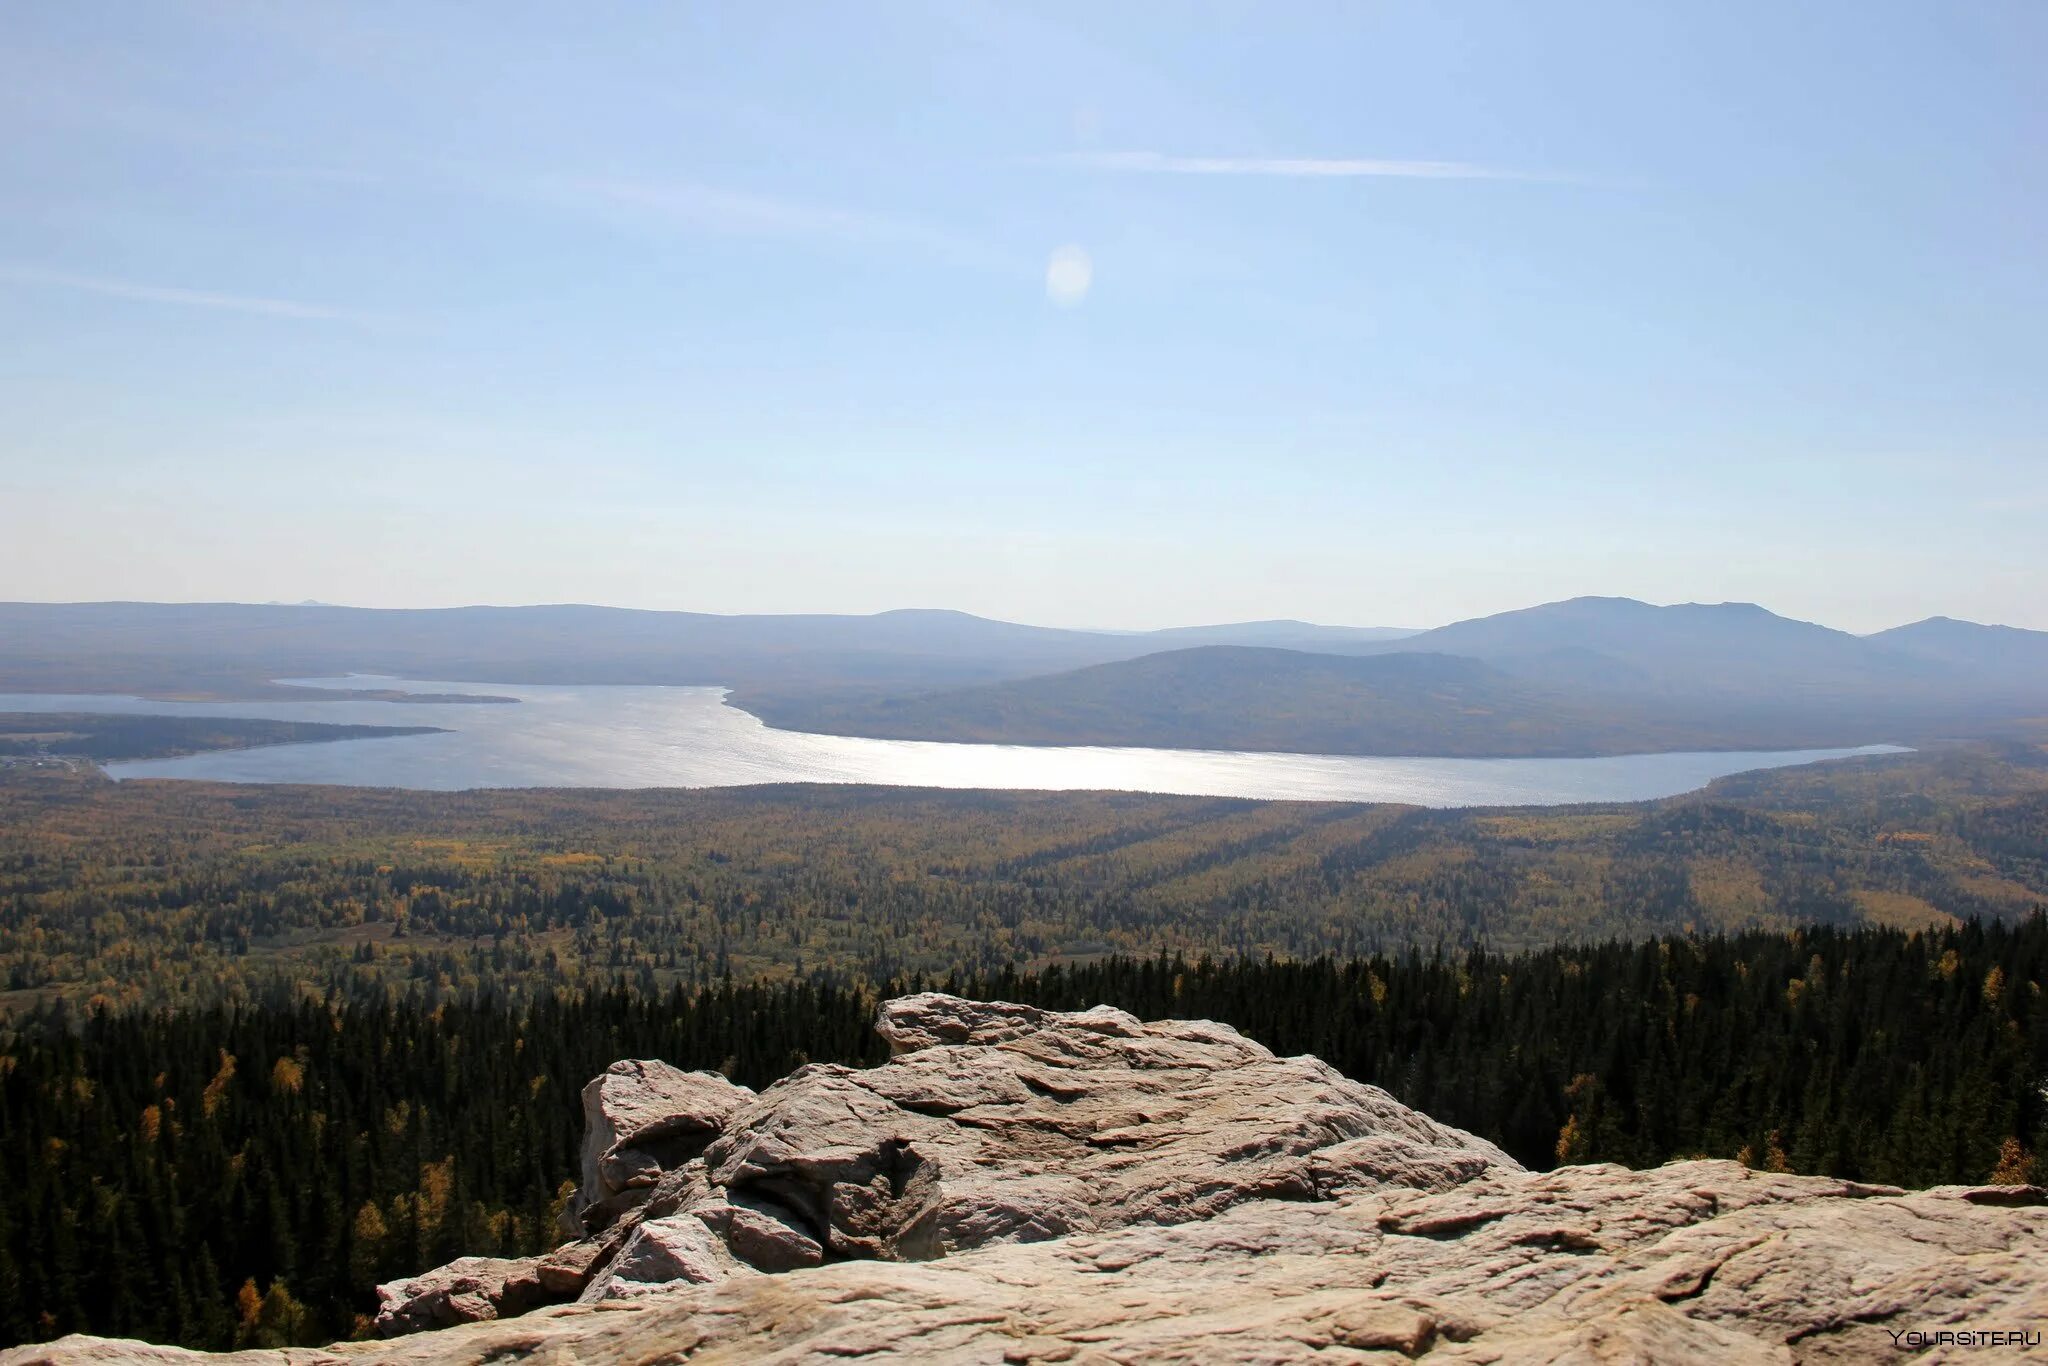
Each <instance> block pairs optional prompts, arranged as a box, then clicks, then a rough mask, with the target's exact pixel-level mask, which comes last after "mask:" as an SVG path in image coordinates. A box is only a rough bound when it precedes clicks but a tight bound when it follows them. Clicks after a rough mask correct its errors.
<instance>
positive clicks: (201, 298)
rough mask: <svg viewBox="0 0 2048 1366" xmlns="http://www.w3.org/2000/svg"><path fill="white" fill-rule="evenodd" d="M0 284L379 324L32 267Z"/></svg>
mask: <svg viewBox="0 0 2048 1366" xmlns="http://www.w3.org/2000/svg"><path fill="white" fill-rule="evenodd" d="M0 281H5V282H8V283H11V284H20V285H34V286H43V287H47V288H51V289H68V290H74V291H77V292H80V293H85V294H100V295H104V296H106V297H108V298H111V299H132V300H134V301H136V302H137V303H149V304H171V305H175V306H178V307H183V308H208V309H213V310H215V311H218V312H222V313H247V314H251V315H254V316H256V317H263V318H297V319H304V320H308V321H315V322H349V323H369V322H377V321H381V320H380V319H379V318H378V317H377V316H376V315H374V314H370V313H362V312H358V311H356V310H354V309H346V308H329V307H327V306H325V305H322V304H308V303H300V302H299V301H297V300H295V299H272V298H265V297H263V296H260V295H251V294H220V293H216V292H214V291H212V290H204V289H182V288H178V287H175V286H170V285H150V284H141V283H138V282H136V281H134V280H115V279H109V278H106V277H104V276H98V275H74V274H72V273H70V272H68V271H61V270H44V269H41V268H40V267H36V266H5V265H0Z"/></svg>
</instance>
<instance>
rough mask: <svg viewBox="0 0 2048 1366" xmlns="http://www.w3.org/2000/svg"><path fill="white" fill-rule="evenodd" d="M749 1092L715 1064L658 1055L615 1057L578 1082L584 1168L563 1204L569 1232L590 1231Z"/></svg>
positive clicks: (685, 1155) (693, 1146)
mask: <svg viewBox="0 0 2048 1366" xmlns="http://www.w3.org/2000/svg"><path fill="white" fill-rule="evenodd" d="M753 1095H754V1093H753V1092H752V1091H749V1090H748V1089H747V1088H746V1087H744V1086H735V1085H733V1084H732V1083H731V1082H729V1081H727V1080H726V1079H725V1078H724V1077H721V1076H719V1075H718V1074H717V1073H716V1072H685V1071H682V1070H681V1069H680V1068H676V1067H671V1066H670V1065H669V1064H667V1063H665V1062H652V1061H637V1060H636V1061H626V1062H615V1063H613V1064H612V1065H611V1066H610V1067H607V1068H606V1069H605V1070H604V1072H603V1073H602V1074H601V1075H599V1076H597V1077H596V1078H594V1079H592V1081H591V1082H590V1084H589V1085H588V1086H585V1087H584V1088H583V1169H582V1180H581V1183H580V1184H579V1185H578V1186H577V1188H576V1197H575V1199H574V1200H572V1201H571V1202H570V1205H569V1212H570V1216H571V1218H572V1219H573V1220H574V1221H575V1226H574V1227H572V1228H570V1229H568V1230H566V1231H567V1232H569V1233H571V1234H572V1235H574V1234H581V1233H583V1232H584V1231H586V1230H588V1231H592V1232H595V1231H597V1230H599V1229H602V1228H604V1227H605V1226H606V1225H608V1224H609V1223H611V1222H612V1221H613V1220H614V1219H616V1218H617V1217H618V1216H619V1215H620V1214H621V1213H623V1212H624V1211H625V1210H627V1209H630V1208H632V1207H633V1206H634V1205H636V1204H638V1203H639V1202H640V1201H641V1200H643V1199H645V1198H646V1197H645V1194H644V1192H646V1191H647V1190H649V1189H650V1188H652V1187H653V1186H654V1185H655V1183H656V1182H658V1181H659V1180H660V1179H661V1174H662V1173H663V1172H664V1171H667V1170H669V1169H670V1168H674V1167H679V1166H681V1165H682V1164H683V1163H685V1162H687V1161H689V1160H690V1159H691V1158H693V1157H695V1156H697V1154H699V1153H701V1152H703V1151H704V1148H705V1146H706V1145H707V1144H709V1143H710V1142H711V1141H712V1140H713V1139H714V1138H716V1137H718V1135H719V1133H720V1132H721V1131H722V1130H723V1129H724V1127H725V1123H726V1121H727V1120H728V1119H729V1118H730V1117H731V1116H732V1114H733V1113H734V1112H735V1111H736V1110H738V1109H739V1108H740V1107H741V1106H742V1105H743V1104H745V1103H746V1102H747V1101H749V1100H751V1099H753Z"/></svg>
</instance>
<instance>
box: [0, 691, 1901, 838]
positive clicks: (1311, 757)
mask: <svg viewBox="0 0 2048 1366" xmlns="http://www.w3.org/2000/svg"><path fill="white" fill-rule="evenodd" d="M293 681H295V682H299V683H306V684H317V685H318V686H321V687H327V688H352V689H360V688H393V687H396V688H401V689H403V690H406V691H410V692H421V693H428V692H439V693H447V692H471V693H491V694H495V695H498V696H513V697H517V698H519V699H520V701H519V702H518V704H516V705H507V704H502V703H499V704H487V703H486V704H478V703H418V702H371V701H365V702H347V701H325V702H277V701H270V702H158V701H146V700H140V699H136V698H132V697H111V696H79V695H58V694H40V693H39V694H11V695H10V694H0V711H91V712H118V713H127V714H154V715H182V716H251V717H263V718H269V719H273V720H285V721H332V722H342V723H360V724H367V725H384V726H405V725H426V726H442V727H446V728H448V733H447V734H442V735H413V736H394V737H387V738H383V739H375V740H344V741H335V742H327V743H320V744H301V745H277V746H271V747H267V748H262V749H248V750H228V751H218V752H215V753H211V754H195V755H189V756H186V757H184V758H177V759H152V760H145V761H140V762H134V763H117V764H110V765H108V766H107V770H108V772H109V773H111V774H113V775H114V776H115V777H117V778H205V779H214V780H218V781H223V782H248V783H341V784H349V785H358V786H368V787H406V788H419V789H427V790H436V791H453V790H459V789H463V788H474V787H731V786H737V785H740V784H748V783H800V782H816V783H878V784H885V785H888V786H897V787H946V788H1034V789H1042V790H1071V789H1084V790H1086V789H1103V790H1123V791H1136V792H1166V793H1182V794H1186V795H1191V796H1217V797H1255V798H1267V799H1300V800H1316V801H1362V802H1408V803H1414V804H1416V805H1421V806H1520V805H1556V804H1560V803H1568V802H1613V801H1642V800H1647V799H1649V798H1653V797H1665V796H1671V795H1674V794H1676V793H1680V792H1688V791H1691V790H1693V789H1695V788H1698V787H1702V786H1704V785H1705V784H1707V783H1709V782H1711V781H1712V780H1713V779H1715V778H1718V777H1721V776H1723V775H1725V774H1729V773H1738V772H1742V771H1744V770H1747V769H1757V768H1776V767H1781V766H1784V765H1787V764H1798V763H1808V762H1812V761H1815V760H1820V759H1833V758H1841V757H1845V756H1849V755H1858V754H1884V753H1896V752H1898V750H1897V748H1896V747H1894V746H1886V745H1870V746H1864V747H1862V748H1859V749H1814V750H1787V751H1767V752H1743V753H1672V754H1632V755H1621V756H1616V757H1612V758H1600V759H1413V758H1401V759H1391V758H1362V757H1355V756H1348V755H1321V754H1236V753H1223V752H1218V751H1210V750H1164V749H1117V748H1104V747H1076V748H1047V747H1034V746H1024V745H981V744H946V743H938V742H932V741H921V740H865V739H857V738H852V737H847V736H836V735H808V734H802V733H799V732H795V731H783V730H772V729H770V728H768V727H767V726H764V725H763V724H762V723H761V722H760V720H759V719H757V718H756V717H754V716H752V715H751V714H749V713H747V712H743V711H740V710H738V709H736V708H734V707H729V706H727V705H725V702H724V696H725V690H724V689H722V688H662V687H615V686H574V687H542V686H537V685H531V684H500V683H449V682H424V681H419V680H394V679H389V678H378V677H369V676H364V675H353V676H350V677H348V678H340V679H331V678H329V679H298V680H293Z"/></svg>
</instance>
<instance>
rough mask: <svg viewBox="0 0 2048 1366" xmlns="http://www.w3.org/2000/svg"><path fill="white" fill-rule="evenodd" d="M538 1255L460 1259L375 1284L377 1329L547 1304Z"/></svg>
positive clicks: (440, 1324) (408, 1328)
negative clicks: (386, 1283) (399, 1278)
mask: <svg viewBox="0 0 2048 1366" xmlns="http://www.w3.org/2000/svg"><path fill="white" fill-rule="evenodd" d="M540 1266H541V1259H540V1258H538V1257H518V1258H506V1257H460V1258H457V1259H456V1260H455V1261H452V1262H450V1263H448V1265H446V1266H443V1267H436V1268H435V1269H434V1270H432V1271H429V1272H427V1273H426V1274H425V1275H421V1276H414V1277H412V1278H411V1279H409V1280H404V1281H394V1282H392V1283H391V1284H389V1285H380V1286H378V1287H377V1318H376V1327H377V1331H378V1332H379V1333H380V1334H382V1335H383V1336H385V1337H396V1336H398V1335H399V1334H401V1333H416V1332H419V1331H420V1330H421V1329H425V1328H448V1327H452V1326H454V1325H455V1324H458V1323H475V1322H476V1321H478V1320H479V1319H497V1318H511V1317H512V1316H514V1315H517V1314H524V1313H525V1312H526V1311H527V1310H529V1309H533V1308H536V1307H538V1306H540V1305H543V1304H546V1303H548V1302H549V1301H550V1300H551V1299H552V1298H553V1297H552V1296H551V1295H549V1293H548V1292H547V1291H546V1290H545V1289H544V1288H543V1286H542V1284H541V1277H540Z"/></svg>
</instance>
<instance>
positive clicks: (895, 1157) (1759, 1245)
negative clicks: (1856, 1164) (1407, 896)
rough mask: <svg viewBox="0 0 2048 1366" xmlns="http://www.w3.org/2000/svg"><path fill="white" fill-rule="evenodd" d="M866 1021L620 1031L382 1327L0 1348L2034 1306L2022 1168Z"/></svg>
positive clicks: (1407, 1324)
mask: <svg viewBox="0 0 2048 1366" xmlns="http://www.w3.org/2000/svg"><path fill="white" fill-rule="evenodd" d="M877 1028H878V1029H879V1030H880V1032H881V1033H882V1035H883V1037H884V1038H886V1039H887V1040H888V1042H889V1044H890V1047H891V1050H892V1053H893V1055H894V1056H892V1057H891V1059H890V1060H889V1061H888V1062H887V1063H885V1064H884V1065H882V1066H880V1067H876V1068H871V1069H867V1070H864V1071H863V1070H858V1069H853V1068H846V1067H837V1066H810V1067H805V1068H802V1069H800V1070H799V1071H797V1072H795V1073H794V1074H792V1075H791V1076H789V1077H787V1078H785V1079H784V1080H782V1081H781V1082H778V1083H777V1084H775V1085H774V1086H771V1087H769V1088H768V1089H767V1090H766V1091H763V1092H761V1093H760V1094H758V1095H757V1094H755V1093H753V1092H751V1091H748V1090H746V1089H745V1088H742V1087H737V1086H734V1085H732V1084H731V1083H730V1082H728V1081H726V1080H725V1079H724V1078H722V1077H719V1076H716V1075H712V1074H708V1073H686V1072H681V1071H679V1070H677V1069H675V1068H673V1067H670V1066H668V1065H667V1064H665V1063H661V1062H652V1061H632V1062H621V1063H615V1064H613V1065H612V1066H611V1067H610V1068H608V1069H607V1070H606V1071H605V1073H604V1074H603V1075H601V1076H599V1077H598V1078H596V1079H595V1080H593V1081H592V1082H591V1083H590V1085H589V1086H587V1087H586V1088H585V1089H584V1092H583V1106H584V1116H585V1142H584V1148H583V1153H582V1173H581V1184H580V1185H579V1187H578V1191H577V1194H576V1197H575V1199H574V1200H573V1201H572V1202H571V1203H570V1206H569V1208H568V1210H567V1211H566V1212H565V1216H564V1218H565V1223H566V1225H567V1226H566V1227H565V1229H564V1233H565V1235H567V1236H568V1241H566V1242H564V1243H563V1245H562V1246H560V1247H558V1248H556V1249H555V1250H554V1251H553V1252H550V1253H548V1254H546V1255H544V1256H540V1257H532V1258H524V1259H492V1258H465V1259H463V1260H461V1261H457V1262H455V1263H452V1264H450V1265H449V1266H446V1267H442V1268H439V1269H437V1270H435V1271H431V1272H428V1273H426V1274H425V1275H422V1276H418V1277H415V1278H413V1279H411V1280H407V1281H402V1282H398V1283H395V1284H392V1285H389V1286H384V1287H381V1289H380V1292H379V1293H380V1299H381V1301H382V1307H381V1310H380V1312H379V1314H378V1317H377V1326H378V1329H379V1331H380V1332H381V1333H383V1334H385V1335H386V1336H385V1338H384V1339H383V1340H380V1341H370V1342H351V1343H341V1344H336V1345H334V1346H332V1347H326V1348H296V1349H291V1350H288V1351H265V1352H242V1353H235V1354H231V1355H229V1356H225V1357H218V1358H208V1357H206V1356H205V1354H203V1353H194V1352H186V1351H182V1350H179V1349H174V1348H161V1347H151V1346H146V1345H144V1344H140V1343H129V1342H112V1341H107V1340H102V1339H90V1338H76V1337H74V1338H66V1339H63V1340H61V1341H59V1342H56V1343H53V1344H48V1345H43V1346H36V1347H26V1348H16V1349H14V1350H12V1351H9V1352H5V1353H0V1366H28V1363H44V1362H48V1363H62V1364H63V1366H71V1363H82V1362H88V1361H90V1362H130V1363H143V1362H152V1363H165V1364H166V1366H169V1363H196V1362H198V1361H201V1360H215V1361H223V1362H227V1361H232V1362H238V1363H256V1362H265V1363H273V1364H275V1363H284V1362H291V1363H296V1364H297V1366H314V1364H315V1363H320V1364H321V1366H326V1364H328V1363H336V1364H337V1366H338V1364H339V1363H346V1362H391V1363H398V1362H461V1363H475V1364H476V1366H483V1364H484V1363H501V1364H502V1363H511V1362H517V1361H524V1360H532V1361H536V1362H545V1363H550V1366H554V1364H556V1363H561V1364H563V1366H567V1364H568V1363H588V1364H589V1366H598V1364H599V1363H614V1362H616V1363H626V1362H633V1363H647V1362H664V1363H667V1362H683V1361H689V1362H693V1363H720V1362H739V1361H748V1362H752V1361H777V1362H840V1361H844V1360H846V1359H848V1358H863V1359H870V1360H873V1359H886V1358H889V1357H917V1358H920V1359H927V1360H945V1361H963V1362H965V1361H973V1362H1006V1363H1026V1362H1072V1363H1112V1362H1115V1363H1122V1362H1139V1361H1165V1362H1277V1361H1294V1360H1302V1361H1307V1360H1315V1361H1320V1362H1336V1361H1395V1360H1400V1359H1403V1358H1416V1357H1421V1356H1425V1355H1426V1356H1428V1357H1429V1358H1430V1359H1431V1360H1433V1361H1443V1362H1522V1361H1528V1362H1580V1361H1657V1362H1664V1361H1674V1362H1676V1361H1701V1362H1749V1361H1758V1362H1763V1361H1771V1362H1790V1361H1836V1360H1841V1361H1865V1360H1872V1359H1882V1358H1884V1357H1887V1356H1892V1355H1896V1354H1899V1353H1901V1352H1913V1353H1916V1354H1918V1356H1919V1358H1920V1359H1922V1360H1929V1361H1939V1360H1946V1359H1951V1358H1952V1359H1956V1360H1964V1359H1968V1360H1984V1359H1987V1358H1986V1357H1985V1355H1984V1350H1983V1349H1985V1348H1990V1349H1992V1351H1993V1354H1994V1356H1995V1355H1998V1354H2005V1355H2032V1354H2037V1353H2040V1352H2041V1351H2042V1348H2041V1346H2040V1343H2041V1341H2042V1331H2043V1330H2044V1329H2048V1192H2044V1191H2043V1190H2041V1189H2039V1188H2035V1187H1976V1188H1961V1187H1954V1188H1943V1189H1938V1190H1930V1191H1920V1192H1914V1193H1907V1192H1903V1191H1900V1190H1897V1189H1895V1188H1892V1187H1888V1186H1873V1185H1864V1184H1858V1183H1855V1182H1849V1181H1839V1180H1831V1179H1824V1178H1818V1177H1798V1176H1789V1175H1775V1174H1765V1173H1759V1172H1753V1171H1749V1170H1746V1169H1744V1168H1742V1167H1740V1166H1737V1165H1735V1164H1734V1163H1729V1162H1680V1163H1673V1164H1671V1165H1668V1166H1665V1167H1661V1168H1658V1169H1656V1170H1654V1171H1640V1172H1638V1171H1629V1170H1626V1169H1624V1168H1620V1167H1612V1166H1588V1167H1571V1168H1565V1169H1561V1170H1559V1171H1554V1172H1549V1173H1531V1172H1528V1171H1526V1170H1524V1169H1523V1168H1522V1167H1520V1166H1519V1165H1518V1164H1516V1163H1515V1162H1514V1161H1513V1160H1512V1159H1510V1158H1509V1157H1507V1155H1506V1154H1504V1153H1502V1152H1501V1151H1500V1150H1499V1149H1497V1148H1495V1147H1494V1146H1493V1145H1492V1144H1490V1143H1487V1142H1485V1141H1484V1140H1482V1139H1479V1138H1476V1137H1474V1136H1473V1135H1471V1134H1467V1133H1464V1132H1461V1131H1459V1130H1456V1129H1452V1128H1449V1127H1447V1126H1445V1125H1441V1124H1438V1123H1436V1122H1435V1121H1434V1120H1431V1119H1430V1118H1428V1117H1427V1116H1425V1115H1422V1114H1419V1113H1417V1112H1415V1111H1413V1110H1410V1109H1408V1108H1407V1107H1405V1106H1403V1105H1401V1104H1400V1103H1399V1102H1397V1101H1395V1100H1394V1099H1393V1098H1392V1097H1391V1096H1389V1095H1388V1094H1387V1093H1385V1092H1384V1091H1381V1090H1379V1089H1377V1088H1375V1087H1371V1086H1366V1085H1363V1084H1361V1083H1358V1082H1354V1081H1350V1080H1348V1079H1346V1078H1345V1077H1343V1076H1341V1075H1340V1074H1338V1073H1337V1072H1336V1071H1335V1070H1334V1069H1332V1068H1330V1067H1329V1066H1327V1065H1326V1064H1324V1063H1322V1062H1320V1061H1318V1060H1316V1059H1314V1058H1277V1057H1275V1056H1273V1054H1272V1053H1270V1052H1269V1051H1267V1050H1266V1049H1264V1048H1262V1047H1260V1046H1259V1045H1257V1044H1255V1043H1252V1042H1251V1041H1249V1040H1247V1039H1245V1038H1243V1037H1242V1036H1241V1035H1239V1034H1238V1033H1237V1032H1236V1031H1235V1030H1232V1029H1230V1028H1228V1027H1227V1026H1223V1025H1218V1024H1212V1023H1208V1022H1204V1021H1161V1022H1155V1023H1149V1024H1147V1023H1142V1022H1140V1021H1138V1020H1137V1019H1135V1018H1133V1017H1132V1016H1130V1015H1128V1014H1125V1013H1124V1012H1122V1011H1117V1010H1111V1009H1107V1008H1098V1009H1095V1010H1090V1011H1083V1012H1078V1013H1073V1014H1056V1013H1051V1012H1046V1011H1040V1010H1036V1009H1032V1008H1029V1007H1024V1006H1015V1005H1004V1004H991V1003H983V1002H971V1001H964V1000H960V999H958V998H955V997H949V996H940V995H922V996H912V997H906V998H903V999H901V1000H896V1001H890V1002H888V1003H887V1004H885V1005H884V1006H883V1007H882V1009H881V1016H880V1019H879V1021H878V1025H877ZM1915 1334H1919V1335H1922V1336H1919V1337H1915V1336H1914V1335H1915Z"/></svg>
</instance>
